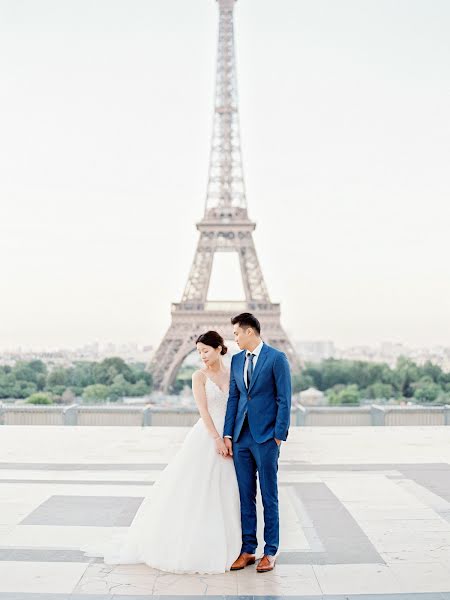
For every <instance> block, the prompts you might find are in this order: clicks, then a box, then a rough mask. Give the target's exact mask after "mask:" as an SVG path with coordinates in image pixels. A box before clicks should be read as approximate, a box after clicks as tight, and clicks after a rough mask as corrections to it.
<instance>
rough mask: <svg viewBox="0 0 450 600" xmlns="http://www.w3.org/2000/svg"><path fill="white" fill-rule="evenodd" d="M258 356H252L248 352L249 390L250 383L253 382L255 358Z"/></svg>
mask: <svg viewBox="0 0 450 600" xmlns="http://www.w3.org/2000/svg"><path fill="white" fill-rule="evenodd" d="M255 356H256V354H251V353H250V352H247V360H248V366H247V389H249V388H250V383H251V381H252V375H253V358H254V357H255Z"/></svg>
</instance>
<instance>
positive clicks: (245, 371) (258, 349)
mask: <svg viewBox="0 0 450 600" xmlns="http://www.w3.org/2000/svg"><path fill="white" fill-rule="evenodd" d="M263 344H264V342H263V341H261V342H260V343H259V344H258V345H257V346H256V348H255V349H254V350H253V352H250V350H246V351H245V353H246V358H245V365H244V383H245V387H248V386H247V372H248V361H249V358H250V357H247V354H249V353H250V354H254V355H255V356H254V357H253V373H254V372H255V367H256V363H257V362H258V357H259V354H260V352H261V350H262V347H263Z"/></svg>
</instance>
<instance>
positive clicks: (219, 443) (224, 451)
mask: <svg viewBox="0 0 450 600" xmlns="http://www.w3.org/2000/svg"><path fill="white" fill-rule="evenodd" d="M227 439H228V438H227ZM214 441H215V442H216V452H217V454H221V455H222V456H223V457H225V458H226V457H227V456H228V447H227V445H226V443H225V442H224V440H223V438H221V437H220V436H219V437H216V438H215V440H214ZM230 441H231V440H230Z"/></svg>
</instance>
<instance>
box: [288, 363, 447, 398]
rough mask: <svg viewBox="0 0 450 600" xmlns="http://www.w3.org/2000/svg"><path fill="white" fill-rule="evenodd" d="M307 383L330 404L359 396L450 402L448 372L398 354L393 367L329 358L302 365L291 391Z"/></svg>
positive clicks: (432, 364) (305, 386)
mask: <svg viewBox="0 0 450 600" xmlns="http://www.w3.org/2000/svg"><path fill="white" fill-rule="evenodd" d="M309 387H314V388H317V389H318V390H321V391H323V392H324V393H325V394H326V396H327V398H328V401H329V404H359V403H360V401H361V400H380V399H386V400H388V399H391V398H394V399H396V400H407V401H408V400H409V401H412V402H416V403H420V404H423V403H428V404H445V403H450V372H445V371H443V370H442V369H441V367H439V366H438V365H436V364H434V363H432V362H430V361H427V362H426V363H425V364H423V365H418V364H416V363H415V362H414V361H412V360H411V359H409V358H406V357H400V358H399V359H398V360H397V363H396V365H395V367H394V368H391V367H390V366H389V365H388V364H387V363H371V362H366V361H359V360H337V359H333V358H329V359H327V360H324V361H323V362H321V363H318V364H313V363H309V364H306V365H305V368H304V369H303V371H302V373H301V374H300V375H294V377H293V389H294V392H300V391H302V390H305V389H307V388H309Z"/></svg>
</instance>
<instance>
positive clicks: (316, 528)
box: [0, 425, 450, 600]
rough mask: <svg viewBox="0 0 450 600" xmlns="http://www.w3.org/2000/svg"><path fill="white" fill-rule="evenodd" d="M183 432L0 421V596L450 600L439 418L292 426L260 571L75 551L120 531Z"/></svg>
mask: <svg viewBox="0 0 450 600" xmlns="http://www.w3.org/2000/svg"><path fill="white" fill-rule="evenodd" d="M187 432H188V428H187V427H126V426H125V427H108V426H105V427H97V426H92V427H83V426H73V427H64V426H36V425H35V426H30V427H27V426H7V425H4V426H2V427H0V490H1V491H0V599H8V600H37V599H39V600H41V599H42V600H43V599H45V600H63V599H68V598H71V599H72V600H77V599H78V600H91V599H96V600H106V599H114V600H119V599H121V598H122V599H125V598H126V599H128V600H129V599H130V598H139V599H143V598H146V597H148V598H150V597H155V596H164V598H168V597H169V596H170V597H173V598H179V599H181V598H182V597H183V596H189V597H191V598H192V597H193V596H202V595H208V596H217V597H221V598H222V597H227V598H233V599H236V598H238V597H239V598H242V599H244V598H245V599H248V598H252V597H255V598H257V597H260V598H263V597H266V598H268V597H270V598H272V599H273V598H274V597H279V598H282V597H291V598H298V599H300V598H301V599H303V600H305V599H306V598H311V599H312V598H314V599H320V598H324V599H329V600H331V599H333V600H337V599H344V598H351V599H356V598H358V599H360V600H363V599H364V600H369V599H375V598H377V599H380V600H381V599H383V600H391V599H393V598H396V599H397V600H404V599H407V598H408V599H416V600H417V599H419V598H421V599H422V600H431V599H438V598H439V599H441V600H443V599H446V600H450V438H449V428H448V427H445V426H443V427H436V426H423V427H414V426H412V427H370V426H369V427H367V426H366V427H342V426H341V427H291V430H290V433H289V438H288V441H287V442H286V443H283V445H282V449H281V456H280V470H279V483H280V487H279V494H280V511H281V547H280V554H279V556H278V561H277V564H276V567H275V569H274V571H272V572H271V573H267V574H257V573H256V571H255V568H254V567H248V568H247V569H245V570H243V571H238V572H234V573H226V574H223V575H209V576H205V575H174V574H170V573H164V572H160V571H156V570H154V569H151V568H150V567H148V566H147V565H144V564H139V565H116V566H114V565H105V564H104V563H103V561H102V559H101V558H89V557H87V556H85V555H84V554H83V553H82V552H80V551H79V550H78V548H79V547H80V546H82V545H83V544H84V543H86V542H89V541H90V540H92V539H97V540H98V539H100V538H101V537H102V536H105V538H107V537H108V536H110V535H111V534H112V533H117V532H126V528H127V527H128V526H129V525H130V523H131V522H132V520H133V517H134V515H135V513H136V511H137V510H138V508H139V505H140V503H141V502H142V499H143V498H144V496H147V495H151V490H152V484H153V483H154V482H155V481H156V480H157V478H158V477H159V476H160V474H161V472H162V470H163V469H164V467H165V465H166V464H167V463H168V461H169V460H170V458H171V457H172V456H173V455H174V454H175V453H176V451H177V449H178V448H179V447H180V444H181V443H182V441H183V439H184V437H185V435H186V434H187ZM259 554H261V548H260V549H259Z"/></svg>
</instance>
